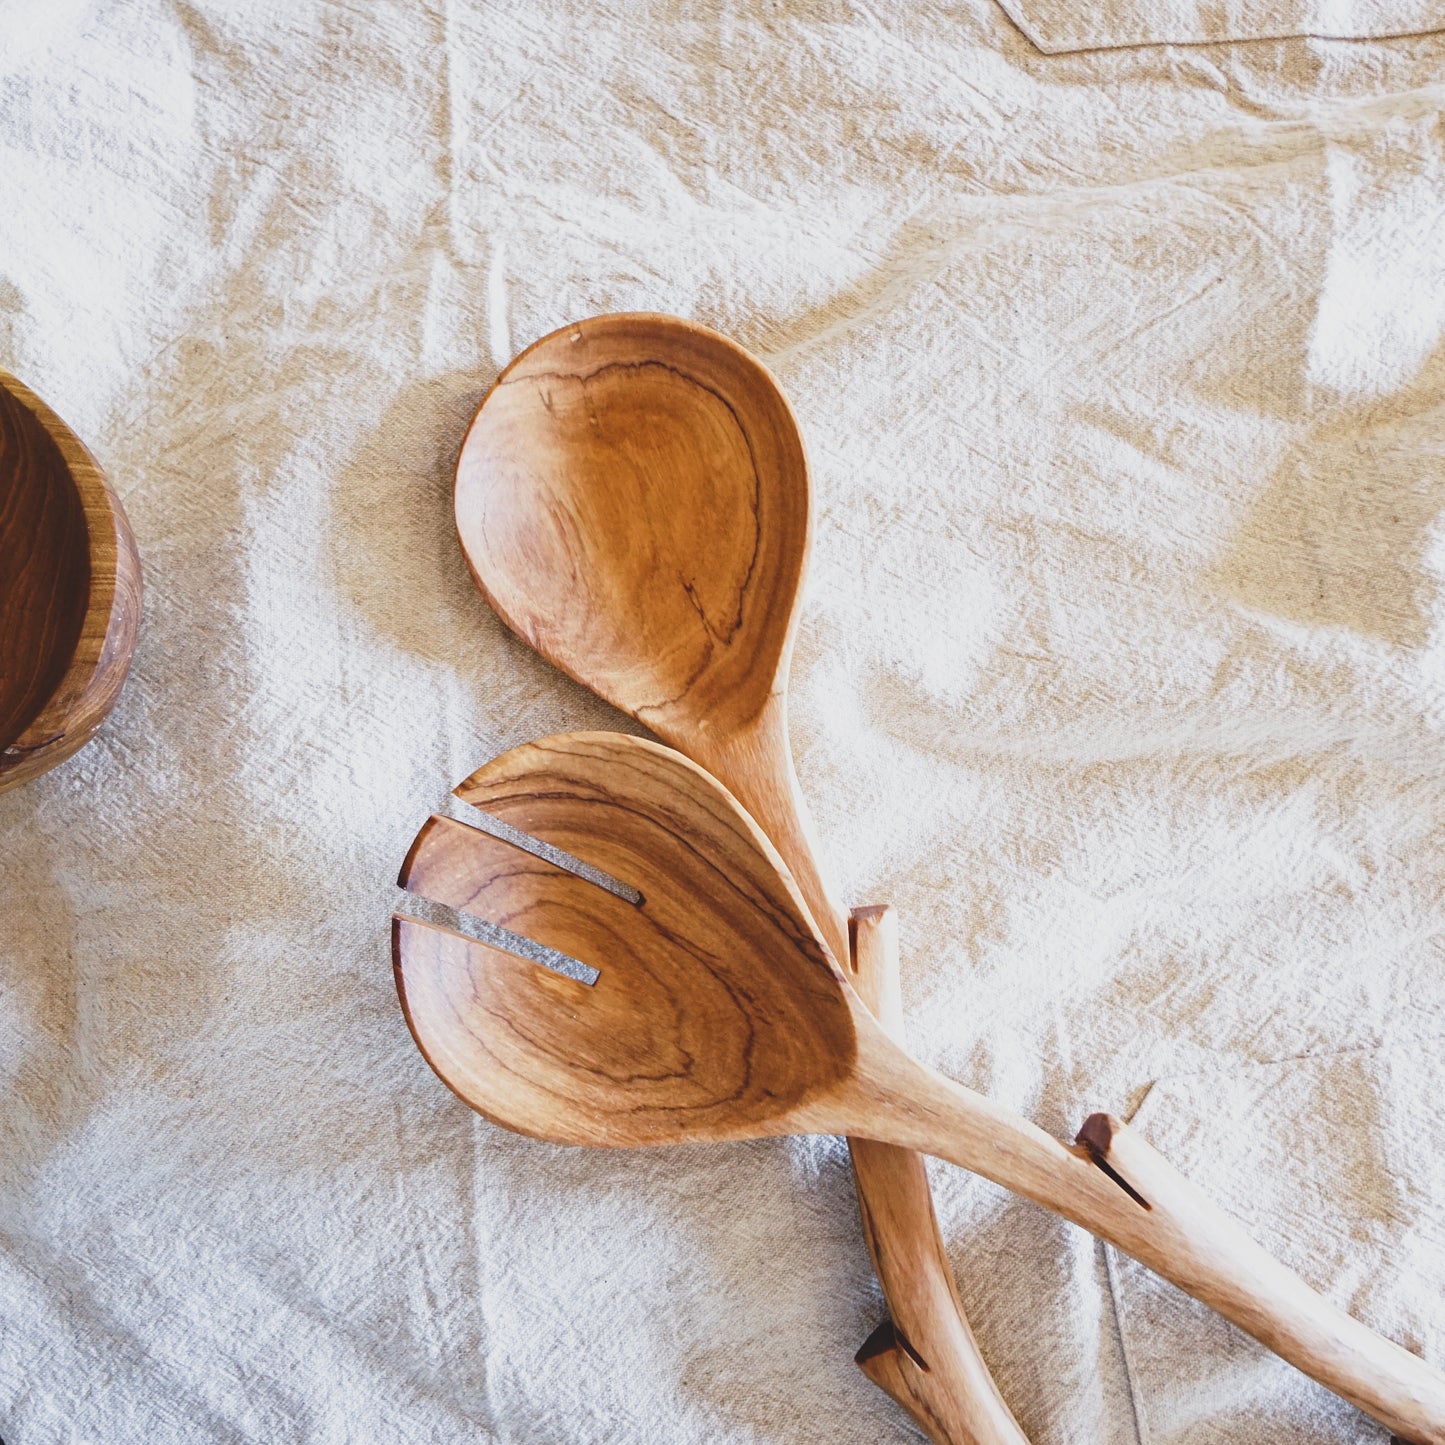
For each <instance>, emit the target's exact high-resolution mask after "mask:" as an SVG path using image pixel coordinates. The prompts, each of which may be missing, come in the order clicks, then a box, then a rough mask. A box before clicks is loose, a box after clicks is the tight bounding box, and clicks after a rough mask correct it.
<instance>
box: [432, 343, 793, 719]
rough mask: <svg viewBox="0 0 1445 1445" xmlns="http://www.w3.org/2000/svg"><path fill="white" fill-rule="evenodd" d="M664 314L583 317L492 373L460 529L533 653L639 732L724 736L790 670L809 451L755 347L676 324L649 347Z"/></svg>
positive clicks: (503, 611)
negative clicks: (750, 350) (671, 729)
mask: <svg viewBox="0 0 1445 1445" xmlns="http://www.w3.org/2000/svg"><path fill="white" fill-rule="evenodd" d="M659 319H660V318H653V317H645V316H641V317H638V316H604V317H598V318H596V319H594V320H592V321H588V322H584V323H580V324H578V325H577V326H574V327H569V328H567V329H566V330H564V331H561V332H557V333H554V334H553V335H552V336H549V337H545V338H543V340H541V341H539V342H537V343H536V344H535V345H534V346H532V347H531V348H529V349H528V350H527V351H524V352H523V353H522V354H521V355H520V356H519V357H518V358H517V359H516V360H515V361H514V362H512V364H511V365H510V366H508V367H507V368H506V370H505V371H503V372H502V374H501V376H500V377H499V378H498V379H497V382H496V384H495V385H494V387H493V388H492V390H491V392H490V393H489V394H488V396H487V397H486V399H485V401H484V402H483V404H482V406H481V408H480V409H479V410H478V412H477V415H476V418H475V420H474V421H473V423H472V426H471V429H470V431H469V432H468V434H467V439H466V442H465V444H464V446H463V449H462V453H461V457H460V459H459V461H458V464H457V487H456V517H457V530H458V533H459V535H460V537H461V541H462V546H463V550H464V551H465V553H466V555H467V558H468V560H469V563H470V565H471V567H472V572H473V576H474V577H475V578H476V581H477V585H478V586H479V587H480V588H481V589H482V591H483V593H484V594H485V595H486V597H487V599H488V600H489V601H490V602H491V604H492V606H493V607H494V608H495V609H496V611H497V612H498V613H499V614H500V616H501V617H502V618H503V619H504V620H505V621H506V622H507V624H508V625H509V626H510V627H512V628H513V630H514V631H516V632H517V633H518V635H519V636H521V637H523V638H524V639H525V640H526V641H527V642H529V643H530V644H531V645H532V646H533V647H535V648H536V649H537V650H538V651H539V652H541V653H542V654H543V656H545V657H547V658H549V659H550V660H551V661H553V662H554V663H556V664H557V665H558V666H559V667H561V668H563V669H564V670H565V671H567V672H569V673H571V675H572V676H573V677H575V678H577V679H578V681H580V682H582V683H583V684H584V685H586V686H587V687H590V688H592V689H593V690H594V691H595V692H598V693H600V694H601V695H602V696H603V697H605V698H606V699H607V700H608V701H609V702H612V703H613V704H614V705H615V706H617V707H619V708H621V709H622V710H623V711H625V712H628V713H630V714H632V715H633V716H634V717H637V718H640V719H641V720H642V721H643V722H645V723H647V724H648V725H649V726H651V727H654V728H657V729H659V730H661V729H665V728H666V727H667V725H668V723H669V720H670V719H672V718H673V717H674V716H676V715H680V716H682V717H683V718H684V719H686V720H691V719H704V720H705V726H706V727H708V728H709V729H711V730H714V731H717V732H727V731H732V730H735V729H737V728H740V727H742V726H743V725H745V724H746V723H747V722H748V721H749V720H751V719H752V718H754V717H755V716H756V715H757V714H758V712H759V711H760V710H761V709H762V707H763V704H764V703H765V702H766V700H767V698H768V696H769V694H770V693H771V692H772V691H773V689H774V686H775V683H776V681H777V679H778V677H779V676H780V675H781V674H782V673H784V671H785V668H786V661H787V653H788V648H789V646H790V643H791V636H792V622H793V607H794V599H795V596H796V593H797V588H798V581H799V578H800V577H801V573H802V567H803V559H804V557H805V556H806V552H807V543H808V525H809V522H808V487H807V472H806V463H805V460H804V456H803V451H802V445H801V442H800V441H799V439H798V432H797V428H796V425H795V423H794V422H793V418H792V414H791V412H790V410H789V408H788V404H787V402H786V400H785V399H784V398H783V395H782V393H781V392H780V391H779V390H778V388H777V385H776V384H775V383H774V382H773V380H772V378H771V377H770V376H769V375H768V373H767V372H766V371H765V370H763V368H761V367H760V366H758V364H757V363H756V362H755V361H754V360H753V358H752V357H750V356H749V355H748V354H747V353H746V352H744V351H742V350H741V349H740V348H739V347H737V346H734V345H733V344H732V343H731V342H728V341H726V340H724V339H723V338H722V337H719V336H716V335H715V334H714V333H712V332H707V331H705V330H704V329H703V328H701V327H688V326H687V325H686V324H685V323H672V325H671V327H670V329H669V330H668V333H667V346H666V350H665V352H664V351H662V349H661V348H659V346H658V344H657V336H658V327H657V324H656V323H657V322H658V320H659ZM539 581H540V582H541V583H542V585H543V586H544V587H545V588H546V596H545V605H544V606H539V605H538V597H537V586H538V583H539Z"/></svg>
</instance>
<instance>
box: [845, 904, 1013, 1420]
mask: <svg viewBox="0 0 1445 1445" xmlns="http://www.w3.org/2000/svg"><path fill="white" fill-rule="evenodd" d="M848 947H849V951H850V954H851V957H852V960H853V972H852V974H851V975H850V982H851V983H852V985H853V989H854V992H856V993H857V994H858V996H859V998H860V999H862V1001H863V1002H864V1003H865V1004H867V1006H868V1008H869V1010H870V1011H871V1012H872V1014H873V1016H874V1017H875V1018H876V1019H877V1020H878V1022H879V1024H881V1025H882V1027H883V1028H885V1029H886V1030H887V1031H888V1033H889V1034H890V1035H891V1036H892V1037H893V1038H895V1039H897V1040H898V1042H899V1043H900V1044H901V1043H903V1042H904V1038H903V1000H902V997H901V995H900V991H899V977H898V919H897V916H896V915H895V914H894V912H893V910H892V909H891V908H889V907H887V906H886V905H884V906H872V907H863V908H854V909H853V910H851V912H850V913H849V916H848ZM848 1147H849V1149H850V1150H851V1151H852V1156H853V1171H854V1173H855V1174H856V1175H857V1177H858V1181H859V1184H858V1201H859V1206H860V1208H862V1210H863V1233H864V1235H865V1237H866V1238H867V1240H868V1248H869V1250H870V1252H871V1253H872V1255H873V1267H874V1269H875V1270H876V1271H877V1274H878V1277H879V1279H886V1280H889V1281H890V1282H891V1284H892V1290H891V1293H890V1294H889V1296H888V1304H889V1308H890V1310H892V1318H891V1319H887V1320H884V1322H883V1323H882V1324H881V1325H879V1326H878V1328H877V1329H876V1330H875V1331H874V1332H873V1334H872V1335H871V1336H870V1337H869V1338H868V1340H867V1341H866V1342H865V1343H864V1345H863V1347H862V1349H860V1350H859V1351H858V1355H857V1361H858V1367H859V1368H860V1369H861V1370H862V1371H863V1373H864V1374H865V1375H867V1376H868V1378H869V1379H870V1380H872V1381H873V1383H874V1384H875V1385H877V1386H878V1387H879V1389H881V1390H886V1391H887V1392H888V1393H889V1394H890V1395H891V1396H892V1397H893V1398H894V1399H895V1400H897V1401H898V1403H899V1404H900V1405H901V1406H902V1407H903V1408H904V1409H905V1410H907V1411H908V1413H909V1414H910V1415H911V1416H912V1417H913V1419H914V1420H915V1421H916V1422H917V1423H918V1425H919V1426H920V1427H921V1428H922V1429H923V1430H924V1431H925V1433H926V1434H927V1435H928V1437H929V1438H930V1439H931V1440H934V1441H935V1442H939V1445H944V1442H956V1441H966V1442H969V1445H995V1442H997V1445H1027V1437H1026V1436H1025V1435H1024V1433H1023V1431H1022V1429H1020V1427H1019V1424H1018V1421H1017V1420H1015V1419H1014V1417H1013V1412H1012V1411H1011V1410H1010V1409H1009V1407H1008V1404H1007V1403H1006V1402H1005V1400H1004V1398H1003V1396H1002V1395H1001V1394H1000V1393H999V1389H998V1386H997V1385H996V1384H995V1383H994V1379H993V1376H992V1375H991V1374H989V1371H988V1366H987V1365H986V1364H985V1363H984V1360H983V1357H982V1355H981V1354H980V1353H979V1349H978V1343H977V1341H976V1340H975V1339H974V1337H973V1331H972V1330H971V1329H970V1328H969V1324H968V1317H967V1315H965V1313H964V1309H963V1303H962V1301H961V1300H960V1299H959V1298H958V1290H957V1288H956V1287H955V1285H954V1280H953V1273H952V1271H951V1269H950V1268H949V1264H948V1257H947V1255H946V1254H944V1252H943V1241H942V1239H941V1238H940V1236H939V1233H938V1226H937V1223H936V1222H933V1221H932V1213H933V1204H932V1199H931V1197H930V1195H929V1192H928V1176H927V1174H926V1173H925V1172H924V1165H923V1160H922V1159H921V1158H920V1157H919V1156H918V1155H917V1154H910V1155H908V1156H907V1158H906V1161H905V1160H904V1159H902V1158H901V1157H900V1153H899V1151H898V1150H897V1149H895V1148H893V1147H892V1146H891V1145H887V1144H879V1143H878V1142H877V1141H876V1140H873V1139H853V1140H851V1141H850V1143H849V1146H848ZM910 1173H911V1174H912V1175H913V1177H912V1178H909V1177H908V1176H909V1174H910ZM865 1201H866V1202H865ZM880 1208H881V1209H894V1210H898V1209H902V1210H903V1211H904V1213H903V1217H902V1218H901V1219H898V1220H893V1219H885V1220H881V1221H880V1220H879V1219H877V1218H876V1217H874V1216H871V1215H870V1214H869V1212H868V1211H869V1210H870V1209H880ZM925 1210H926V1211H927V1213H928V1216H929V1220H930V1225H929V1227H928V1228H927V1229H923V1230H920V1229H918V1228H917V1227H916V1226H914V1225H913V1223H912V1221H914V1220H916V1219H917V1218H918V1217H919V1215H920V1214H921V1213H922V1212H923V1211H925ZM944 1331H948V1332H950V1334H951V1338H950V1337H949V1336H948V1335H945V1336H944V1337H943V1339H942V1340H941V1341H940V1335H941V1334H942V1332H944ZM918 1341H922V1342H924V1349H923V1350H920V1348H919V1345H918V1343H917V1342H918ZM940 1345H941V1347H940Z"/></svg>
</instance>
